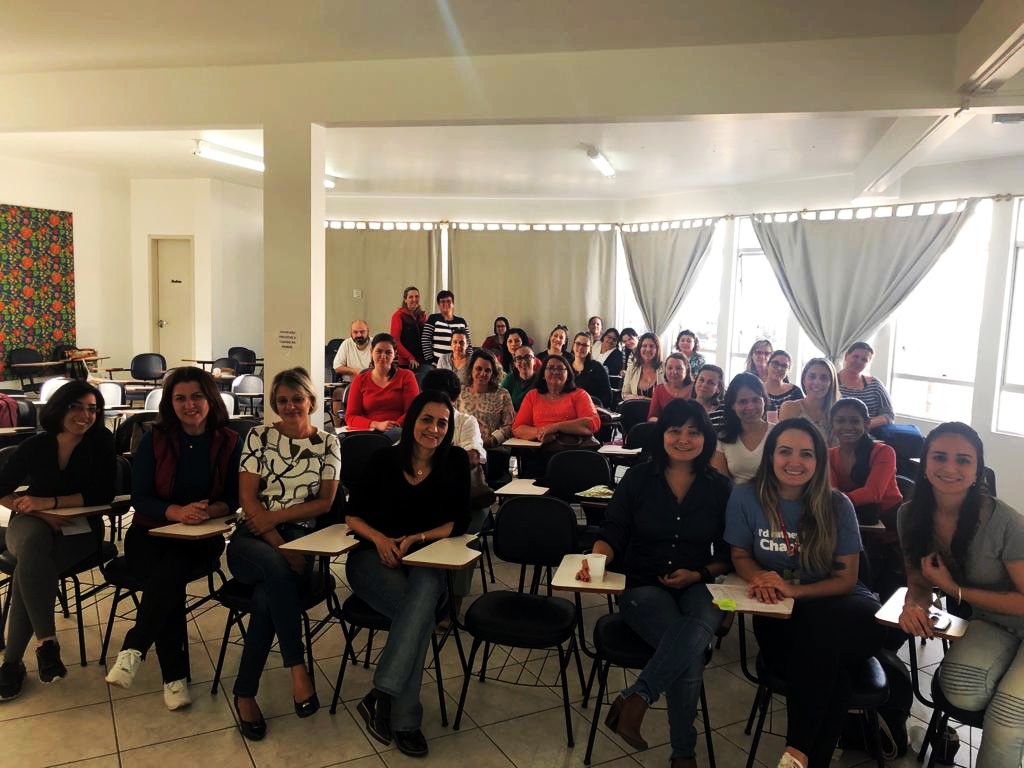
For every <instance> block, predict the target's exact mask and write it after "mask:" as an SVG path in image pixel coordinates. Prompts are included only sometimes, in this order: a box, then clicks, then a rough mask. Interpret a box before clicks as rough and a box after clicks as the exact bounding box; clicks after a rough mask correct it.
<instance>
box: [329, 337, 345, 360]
mask: <svg viewBox="0 0 1024 768" xmlns="http://www.w3.org/2000/svg"><path fill="white" fill-rule="evenodd" d="M343 341H344V339H331V340H330V341H328V342H327V346H326V350H327V352H329V353H330V354H331V359H332V360H333V359H334V355H336V354H338V349H339V348H340V347H341V343H342V342H343Z"/></svg>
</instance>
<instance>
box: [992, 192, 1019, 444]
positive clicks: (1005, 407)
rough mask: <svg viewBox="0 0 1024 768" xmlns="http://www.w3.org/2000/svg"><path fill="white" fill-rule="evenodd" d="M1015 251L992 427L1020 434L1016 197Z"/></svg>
mask: <svg viewBox="0 0 1024 768" xmlns="http://www.w3.org/2000/svg"><path fill="white" fill-rule="evenodd" d="M1016 237H1017V252H1016V254H1015V257H1014V263H1013V278H1012V283H1011V288H1010V290H1011V294H1010V322H1009V328H1008V332H1007V334H1006V359H1005V364H1004V367H1003V381H1002V387H1001V388H1000V392H999V410H998V416H997V419H996V429H998V430H999V431H1000V432H1015V433H1017V434H1024V204H1022V201H1021V200H1020V199H1018V200H1017V227H1016Z"/></svg>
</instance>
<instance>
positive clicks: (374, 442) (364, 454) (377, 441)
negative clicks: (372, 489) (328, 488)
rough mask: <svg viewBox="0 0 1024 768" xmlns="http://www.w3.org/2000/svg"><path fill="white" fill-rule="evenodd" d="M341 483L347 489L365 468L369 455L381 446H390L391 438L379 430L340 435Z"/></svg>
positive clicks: (350, 487) (360, 475) (350, 488)
mask: <svg viewBox="0 0 1024 768" xmlns="http://www.w3.org/2000/svg"><path fill="white" fill-rule="evenodd" d="M340 447H341V477H340V478H339V480H341V485H342V487H343V488H345V489H346V490H348V491H351V490H352V484H353V483H354V482H356V481H358V480H359V479H360V478H361V477H362V476H363V472H364V471H365V469H366V465H367V463H368V462H369V461H370V457H371V456H373V454H375V453H376V452H377V451H379V450H381V449H383V448H390V447H391V440H389V439H388V438H387V437H385V436H384V434H383V433H381V432H353V433H351V434H344V435H342V437H341V444H340Z"/></svg>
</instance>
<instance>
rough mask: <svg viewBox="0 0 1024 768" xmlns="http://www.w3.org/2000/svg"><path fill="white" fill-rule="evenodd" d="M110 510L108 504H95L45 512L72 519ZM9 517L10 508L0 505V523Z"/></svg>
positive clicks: (92, 515) (4, 522)
mask: <svg viewBox="0 0 1024 768" xmlns="http://www.w3.org/2000/svg"><path fill="white" fill-rule="evenodd" d="M109 511H110V505H109V504H97V505H96V506H94V507H62V508H61V509H47V510H45V512H46V514H48V515H53V516H54V517H64V518H67V519H69V520H74V519H75V518H76V517H95V516H96V515H102V514H103V513H104V512H109ZM10 519H11V510H10V509H9V508H8V507H5V506H2V505H0V524H2V525H4V526H6V525H7V523H8V521H10Z"/></svg>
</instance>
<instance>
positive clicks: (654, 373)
mask: <svg viewBox="0 0 1024 768" xmlns="http://www.w3.org/2000/svg"><path fill="white" fill-rule="evenodd" d="M664 381H665V368H664V366H662V363H661V340H660V339H658V334H656V333H645V334H644V335H643V336H641V337H640V342H639V343H638V344H637V351H636V355H635V362H634V363H633V364H632V365H631V366H629V368H627V369H626V374H625V376H623V378H622V399H623V400H635V399H637V398H642V397H646V398H651V397H654V389H655V387H657V386H658V385H659V384H663V383H664Z"/></svg>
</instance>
